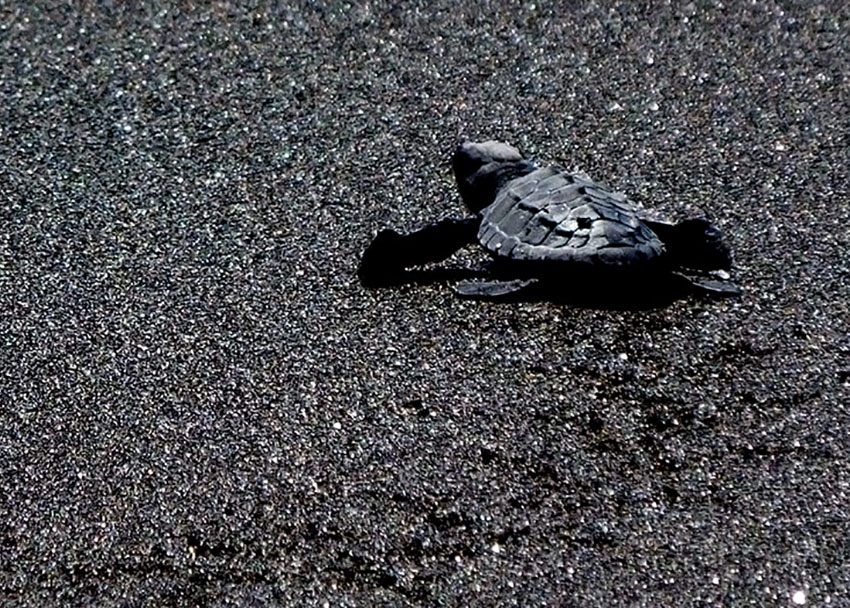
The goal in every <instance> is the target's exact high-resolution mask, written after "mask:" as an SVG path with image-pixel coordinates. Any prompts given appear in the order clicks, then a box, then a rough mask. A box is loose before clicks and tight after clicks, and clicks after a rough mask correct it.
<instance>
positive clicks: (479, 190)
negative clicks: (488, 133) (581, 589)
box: [452, 141, 536, 213]
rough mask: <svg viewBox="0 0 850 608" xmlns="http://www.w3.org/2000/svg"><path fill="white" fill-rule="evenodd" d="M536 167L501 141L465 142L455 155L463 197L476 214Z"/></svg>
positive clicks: (456, 175)
mask: <svg viewBox="0 0 850 608" xmlns="http://www.w3.org/2000/svg"><path fill="white" fill-rule="evenodd" d="M535 168H536V167H535V165H534V164H533V163H532V162H530V161H528V160H526V159H524V158H523V157H522V154H520V153H519V150H517V149H516V148H514V147H513V146H509V145H508V144H506V143H502V142H500V141H485V142H483V143H475V142H466V143H462V144H461V145H459V146H458V147H457V149H456V150H455V153H454V156H452V169H453V170H454V174H455V179H456V180H457V187H458V190H459V191H460V196H461V198H463V202H464V203H465V204H466V206H467V207H468V208H469V210H470V211H472V212H473V213H480V212H481V210H482V209H484V207H486V206H487V205H489V204H491V203H492V202H493V200H494V199H495V198H496V193H497V192H498V191H499V189H500V188H501V187H502V186H503V185H504V184H505V183H507V182H508V181H510V180H512V179H515V178H517V177H520V176H522V175H525V174H527V173H531V171H533V170H534V169H535Z"/></svg>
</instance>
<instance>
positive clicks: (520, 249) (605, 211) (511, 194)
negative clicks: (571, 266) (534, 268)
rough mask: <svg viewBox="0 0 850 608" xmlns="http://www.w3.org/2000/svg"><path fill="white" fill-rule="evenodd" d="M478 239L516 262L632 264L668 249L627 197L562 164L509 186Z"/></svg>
mask: <svg viewBox="0 0 850 608" xmlns="http://www.w3.org/2000/svg"><path fill="white" fill-rule="evenodd" d="M478 240H479V241H480V243H481V245H482V246H484V247H485V248H486V249H487V250H488V251H490V252H491V253H493V254H494V255H496V256H497V257H502V258H509V259H512V260H543V261H553V262H569V263H576V264H597V265H598V264H602V265H610V266H632V265H641V264H645V263H646V262H649V261H651V260H656V259H658V258H659V257H660V256H661V255H662V254H663V253H664V244H663V243H662V242H661V240H660V239H659V238H658V236H656V234H655V233H654V232H653V231H652V230H650V228H649V227H648V226H646V225H645V224H644V223H643V222H642V221H641V220H640V218H639V217H638V215H637V213H636V211H635V208H634V207H633V206H632V205H630V204H629V203H628V201H627V200H626V198H625V197H624V196H623V195H621V194H618V193H615V192H612V191H610V190H608V189H607V188H605V187H603V186H600V185H599V184H596V183H594V182H593V181H591V180H590V179H588V178H585V177H582V176H579V175H574V174H571V173H569V172H567V171H566V170H565V169H563V168H562V167H559V166H551V167H546V168H543V169H537V170H536V171H534V172H532V173H529V174H528V175H525V176H523V177H520V178H518V179H515V180H512V181H510V182H509V183H508V184H506V185H505V187H504V188H502V190H501V191H500V192H499V193H498V194H497V195H496V200H495V201H493V203H492V204H491V205H490V206H488V207H487V208H485V209H484V210H483V212H482V222H481V227H480V228H479V230H478Z"/></svg>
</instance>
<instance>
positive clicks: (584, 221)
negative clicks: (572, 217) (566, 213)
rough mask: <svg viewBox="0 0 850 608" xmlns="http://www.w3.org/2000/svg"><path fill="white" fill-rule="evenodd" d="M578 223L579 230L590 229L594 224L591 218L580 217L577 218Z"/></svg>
mask: <svg viewBox="0 0 850 608" xmlns="http://www.w3.org/2000/svg"><path fill="white" fill-rule="evenodd" d="M576 222H578V227H579V230H584V229H587V228H590V224H592V223H593V220H591V219H590V218H589V217H579V218H576Z"/></svg>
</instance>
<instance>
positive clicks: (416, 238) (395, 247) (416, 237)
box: [357, 217, 481, 287]
mask: <svg viewBox="0 0 850 608" xmlns="http://www.w3.org/2000/svg"><path fill="white" fill-rule="evenodd" d="M480 223H481V220H480V219H479V218H477V217H471V218H463V219H453V218H448V219H444V220H440V221H439V222H435V223H433V224H430V225H429V226H426V227H425V228H422V229H421V230H417V231H416V232H411V233H409V234H400V233H398V232H396V231H395V230H381V231H380V232H379V233H378V234H377V236H375V238H374V239H373V240H372V242H371V243H370V244H369V246H368V247H367V248H366V251H364V252H363V257H362V259H361V260H360V266H359V267H358V268H357V275H358V276H359V277H360V281H361V282H362V283H363V284H364V285H366V286H369V287H377V286H381V285H391V284H393V283H397V282H398V281H399V278H400V277H401V276H402V275H403V274H404V270H405V269H406V268H410V267H411V266H419V265H422V264H428V263H431V262H441V261H443V260H445V259H446V258H448V257H449V256H450V255H452V254H453V253H454V252H455V251H457V250H458V249H460V248H461V247H463V246H464V245H467V244H469V243H472V242H473V241H475V237H476V234H477V232H478V225H479V224H480Z"/></svg>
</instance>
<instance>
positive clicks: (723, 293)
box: [673, 272, 742, 298]
mask: <svg viewBox="0 0 850 608" xmlns="http://www.w3.org/2000/svg"><path fill="white" fill-rule="evenodd" d="M673 274H674V275H675V276H676V277H679V278H680V279H681V280H682V282H684V283H686V284H687V287H688V289H689V291H691V292H693V293H696V294H699V295H704V296H711V297H715V298H730V297H736V296H739V295H741V293H742V292H741V288H740V287H738V286H737V285H735V284H734V283H732V282H730V281H724V280H721V279H715V278H711V277H707V276H699V277H694V276H688V275H685V274H682V273H679V272H676V273H673Z"/></svg>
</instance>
